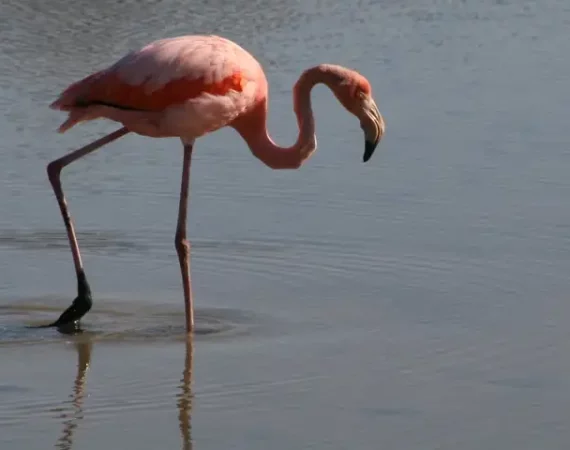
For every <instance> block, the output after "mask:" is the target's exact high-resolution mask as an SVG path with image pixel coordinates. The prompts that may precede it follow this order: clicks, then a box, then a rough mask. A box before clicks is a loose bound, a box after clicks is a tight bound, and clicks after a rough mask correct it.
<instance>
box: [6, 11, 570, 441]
mask: <svg viewBox="0 0 570 450" xmlns="http://www.w3.org/2000/svg"><path fill="white" fill-rule="evenodd" d="M0 17H1V18H2V19H0V20H1V21H2V24H3V25H2V26H0V49H1V50H2V51H0V68H1V70H0V107H2V109H3V111H4V114H3V116H2V118H0V133H1V135H2V136H3V140H2V145H3V150H2V151H0V167H1V168H2V171H1V176H0V183H1V185H0V211H1V214H0V449H2V450H4V449H10V450H11V449H16V450H18V449H26V450H32V449H44V448H54V447H55V448H60V449H66V448H68V449H70V448H72V449H100V448H103V447H106V446H112V447H114V448H138V449H146V448H149V449H150V448H184V449H188V448H195V449H196V448H197V449H200V450H207V449H246V448H247V449H252V448H273V449H276V450H280V449H283V450H284V449H292V448H311V449H319V450H321V449H327V450H328V449H346V448H354V449H357V448H358V449H360V448H362V449H369V448H387V449H399V450H404V449H422V450H425V449H457V448H461V449H464V450H469V449H482V448H501V449H517V450H521V449H533V450H535V449H562V448H567V446H568V444H569V443H570V432H569V431H568V427H567V426H566V414H565V413H566V410H567V404H568V401H569V400H570V398H569V397H570V395H569V392H570V389H569V388H570V385H569V382H568V379H567V377H566V373H567V372H568V370H569V369H570V362H569V359H568V357H567V355H568V351H569V350H570V347H569V344H568V342H570V339H569V338H570V331H569V328H568V325H567V323H568V317H569V315H570V304H569V302H568V292H569V290H570V289H569V288H570V281H569V278H568V273H569V269H570V262H569V261H570V252H569V251H570V238H569V230H570V226H569V224H570V209H568V208H567V199H568V198H570V196H569V193H570V181H569V178H568V173H570V151H569V147H568V133H567V123H568V117H567V110H568V105H569V104H570V91H569V90H568V89H567V84H568V82H567V78H568V77H567V75H568V73H569V70H570V63H569V62H568V58H567V57H566V55H568V54H570V41H569V40H568V39H567V34H568V33H567V30H568V26H569V25H570V7H569V6H568V4H567V2H565V1H561V0H545V1H543V2H535V1H523V2H520V1H518V2H515V1H508V0H506V1H498V0H495V1H488V0H483V1H479V2H460V1H439V0H419V1H411V0H406V1H403V2H390V1H380V2H379V1H374V0H360V1H357V2H352V3H350V2H349V3H347V2H342V1H340V0H315V1H306V2H292V1H277V0H265V1H253V2H245V1H238V2H221V1H214V2H211V1H210V2H201V3H198V2H192V4H190V3H183V2H180V1H175V0H163V1H147V0H144V1H139V2H134V1H132V0H126V1H123V2H115V1H108V0H102V1H98V2H88V1H85V0H79V1H76V2H72V3H69V2H63V1H60V0H53V1H50V2H38V1H32V0H23V1H15V0H4V1H3V2H2V3H1V5H0ZM185 33H218V34H223V35H225V36H227V37H229V38H231V39H234V40H236V41H237V42H239V43H240V44H242V45H244V46H245V47H247V48H248V49H250V50H251V51H252V53H253V54H254V55H256V56H257V57H258V58H259V60H260V61H261V62H262V64H263V66H264V67H265V69H266V71H267V75H268V79H269V82H270V84H271V90H270V95H271V98H270V109H271V111H270V117H269V122H270V123H269V126H270V129H271V132H272V134H273V135H274V138H275V139H276V140H277V141H278V142H280V143H282V144H287V145H288V144H290V143H292V142H293V141H294V139H295V138H294V133H295V132H296V129H295V120H294V116H293V114H292V108H291V86H292V85H293V83H294V82H295V81H296V78H297V77H298V75H299V74H300V73H301V71H302V70H303V69H305V68H306V67H308V66H310V65H314V64H316V63H319V62H335V63H339V64H343V65H347V66H351V67H354V68H356V69H358V70H360V71H361V72H362V73H363V74H364V75H365V76H367V77H368V78H369V79H370V81H371V83H372V85H373V88H374V92H375V96H376V98H377V100H378V103H379V106H380V110H381V111H382V112H383V114H384V116H385V119H386V122H387V134H386V136H385V138H384V140H383V141H382V144H381V146H380V147H379V149H378V150H377V153H376V154H375V155H374V157H373V158H372V160H371V162H370V163H368V164H366V165H364V164H362V163H361V155H362V151H363V142H362V135H361V131H360V129H359V126H358V122H357V121H355V120H354V119H351V120H347V119H348V116H347V114H346V113H345V112H344V111H343V110H342V109H341V108H339V107H338V106H337V105H336V101H335V100H334V98H333V96H331V95H330V94H329V92H327V90H326V89H325V88H317V89H315V91H314V96H313V98H314V104H315V115H316V118H317V134H318V143H319V150H318V152H317V154H316V155H315V156H313V157H312V158H311V160H310V161H309V162H308V164H307V165H306V166H305V167H303V168H302V169H301V170H299V171H289V172H274V171H271V170H269V169H266V168H264V167H262V166H261V164H260V163H259V162H258V161H257V160H255V158H253V157H252V156H251V154H250V153H249V151H248V150H247V148H246V147H245V145H244V144H243V143H242V142H241V141H240V140H239V139H236V134H235V132H233V131H232V130H223V131H220V132H218V133H216V134H215V135H212V136H208V137H207V138H204V139H203V140H201V141H200V142H198V144H197V146H196V152H195V163H194V164H193V171H192V198H191V206H190V216H189V222H190V223H189V233H190V237H191V240H192V245H193V247H192V249H193V258H192V276H193V283H194V293H195V301H196V306H197V327H198V332H197V333H196V336H195V338H194V339H193V341H192V342H187V341H186V339H185V338H184V333H183V316H184V314H183V302H182V292H181V285H180V278H179V277H180V275H179V270H178V263H177V260H176V255H175V251H174V247H173V238H174V229H175V220H176V208H177V205H178V199H177V194H178V190H179V182H180V164H181V157H182V154H181V153H182V152H181V149H180V145H179V142H177V141H176V140H159V141H157V140H149V139H144V138H141V137H136V136H128V137H125V138H123V139H121V140H120V141H118V142H116V143H114V144H112V145H110V146H109V147H108V148H105V149H104V150H101V151H100V152H98V153H95V154H93V155H91V156H89V157H88V158H86V159H85V160H84V161H80V162H77V163H76V164H74V165H73V166H71V167H70V168H68V169H66V170H65V172H64V176H63V184H64V189H65V190H66V193H67V197H68V201H69V206H70V209H71V214H72V216H73V218H74V220H75V224H76V229H77V230H78V234H79V241H80V246H81V248H82V252H83V259H84V262H85V265H86V269H87V274H88V277H89V279H90V281H91V285H92V288H93V290H94V294H95V306H94V309H93V311H92V312H91V313H90V314H89V315H88V316H87V317H86V318H85V320H84V322H83V328H84V329H83V333H81V334H79V335H76V336H69V335H65V334H60V333H58V332H57V331H55V330H52V329H35V328H30V326H35V325H38V324H42V323H46V322H48V321H50V320H53V319H54V318H56V317H57V316H58V315H59V313H60V312H61V310H62V309H63V308H65V307H66V306H67V305H68V304H69V302H70V301H71V300H72V298H73V297H74V294H75V280H74V278H73V269H72V267H73V266H72V260H71V255H70V252H69V249H68V245H67V241H66V238H65V234H64V228H63V224H62V222H61V218H60V216H59V211H58V209H57V205H56V203H55V200H54V198H53V194H52V192H51V189H50V187H49V183H48V182H47V177H46V174H45V165H46V164H47V163H48V162H49V161H50V160H51V159H54V158H56V157H58V156H60V155H61V154H63V152H65V151H67V150H70V149H72V148H74V147H78V146H79V145H81V144H83V143H85V142H87V141H89V140H92V139H95V138H96V137H99V136H101V135H103V134H104V133H107V132H110V131H112V130H113V129H115V128H116V126H115V125H113V124H110V123H107V122H98V123H90V124H85V125H82V126H80V127H77V128H74V129H73V130H72V131H70V132H69V133H67V134H64V135H58V134H56V133H55V129H56V128H57V126H58V125H59V123H61V121H62V120H63V115H62V114H58V113H57V112H54V111H51V110H49V109H48V108H47V105H48V104H49V103H50V102H51V101H52V100H53V98H54V97H55V96H56V95H57V94H58V93H59V91H60V90H61V89H63V88H64V87H65V86H67V85H68V84H69V83H70V82H72V81H74V80H76V79H78V78H79V77H82V76H84V75H86V74H87V73H89V72H91V71H93V70H96V69H98V68H100V67H103V66H104V65H107V64H109V63H111V62H113V61H114V60H115V59H116V58H118V57H120V56H121V55H123V54H124V53H125V52H126V51H127V50H129V49H131V48H134V47H138V46H140V45H142V44H144V43H146V42H148V41H150V40H152V39H157V38H161V37H165V36H172V35H178V34H185Z"/></svg>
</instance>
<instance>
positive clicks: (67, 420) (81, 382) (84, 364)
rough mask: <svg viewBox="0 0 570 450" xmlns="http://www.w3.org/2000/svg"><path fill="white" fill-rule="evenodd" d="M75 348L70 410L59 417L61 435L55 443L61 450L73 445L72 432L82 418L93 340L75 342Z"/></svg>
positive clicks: (67, 449)
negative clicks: (75, 368)
mask: <svg viewBox="0 0 570 450" xmlns="http://www.w3.org/2000/svg"><path fill="white" fill-rule="evenodd" d="M74 345H75V349H76V350H77V375H76V376H75V382H74V383H73V393H72V394H71V398H72V400H71V405H72V408H71V411H70V412H68V413H63V414H62V415H61V417H62V418H63V419H64V421H63V430H62V432H61V437H60V438H59V440H58V441H57V444H56V445H55V447H56V448H59V449H61V450H69V449H71V448H72V445H73V433H74V432H75V429H76V428H77V425H78V422H79V421H80V420H82V419H83V398H84V396H85V381H86V379H87V369H89V366H90V364H91V350H92V348H93V342H92V341H91V340H90V339H87V340H85V341H82V342H75V344H74Z"/></svg>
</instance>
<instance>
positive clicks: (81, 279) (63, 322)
mask: <svg viewBox="0 0 570 450" xmlns="http://www.w3.org/2000/svg"><path fill="white" fill-rule="evenodd" d="M92 306H93V299H92V297H91V288H90V287H89V283H88V282H87V277H86V276H85V272H84V271H83V270H81V271H79V272H78V273H77V297H76V298H75V300H73V302H72V303H71V306H69V308H67V309H66V310H65V311H64V312H63V313H62V314H61V316H59V319H57V320H56V321H55V322H53V323H51V324H50V325H48V326H49V327H57V328H66V329H69V328H70V327H71V328H73V329H74V330H76V331H79V319H81V318H82V317H83V316H84V315H85V314H87V313H88V312H89V310H90V309H91V307H92Z"/></svg>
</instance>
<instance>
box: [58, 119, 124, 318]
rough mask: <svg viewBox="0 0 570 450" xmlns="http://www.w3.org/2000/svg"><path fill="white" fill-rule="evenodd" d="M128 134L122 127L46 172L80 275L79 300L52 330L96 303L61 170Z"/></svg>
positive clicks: (77, 316)
mask: <svg viewBox="0 0 570 450" xmlns="http://www.w3.org/2000/svg"><path fill="white" fill-rule="evenodd" d="M128 132H129V130H128V129H126V128H120V129H119V130H117V131H114V132H113V133H110V134H108V135H106V136H104V137H102V138H101V139H98V140H96V141H94V142H92V143H90V144H88V145H86V146H85V147H82V148H80V149H78V150H75V151H73V152H71V153H68V154H67V155H64V156H62V157H61V158H59V159H56V160H55V161H52V162H51V163H49V164H48V166H47V173H48V177H49V181H50V183H51V185H52V188H53V191H54V193H55V197H56V199H57V203H58V204H59V209H60V210H61V215H62V217H63V222H64V224H65V229H66V230H67V238H68V239H69V245H70V247H71V253H72V255H73V264H74V266H75V273H76V274H77V297H76V298H75V300H73V303H72V304H71V306H70V307H69V308H67V309H66V310H65V311H64V312H63V313H62V314H61V316H60V317H59V319H57V320H56V321H55V322H53V323H52V324H50V325H48V326H50V327H61V326H65V325H69V324H76V323H77V321H78V320H79V319H81V317H83V316H84V315H85V314H87V312H89V310H90V309H91V306H92V305H93V300H92V298H91V289H90V287H89V283H88V282H87V277H86V275H85V270H84V269H83V263H82V261H81V254H80V252H79V245H78V244H77V237H76V236H75V230H74V229H73V222H72V220H71V216H70V215H69V211H68V209H67V202H66V200H65V196H64V194H63V189H62V188H61V180H60V176H61V170H62V169H63V168H64V167H65V166H67V165H69V164H71V163H72V162H73V161H76V160H78V159H79V158H82V157H83V156H86V155H88V154H89V153H92V152H94V151H95V150H97V149H99V148H101V147H103V146H104V145H106V144H109V143H110V142H113V141H115V140H116V139H119V138H120V137H122V136H124V135H125V134H127V133H128Z"/></svg>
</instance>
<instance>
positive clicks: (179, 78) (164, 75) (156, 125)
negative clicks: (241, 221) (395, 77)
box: [48, 35, 384, 331]
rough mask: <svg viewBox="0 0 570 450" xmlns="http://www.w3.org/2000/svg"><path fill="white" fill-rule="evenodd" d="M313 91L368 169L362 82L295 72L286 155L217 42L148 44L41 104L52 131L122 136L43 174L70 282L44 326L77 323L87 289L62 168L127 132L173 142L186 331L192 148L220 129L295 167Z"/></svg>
mask: <svg viewBox="0 0 570 450" xmlns="http://www.w3.org/2000/svg"><path fill="white" fill-rule="evenodd" d="M318 83H323V84H325V85H326V86H327V87H329V88H330V89H331V91H332V92H333V94H334V95H335V97H336V98H337V99H338V100H339V102H340V103H341V105H342V106H343V107H344V108H345V109H346V110H347V111H349V112H350V113H351V114H352V115H353V116H355V117H356V118H357V119H358V120H359V121H360V126H361V128H362V130H363V131H364V136H365V152H364V161H368V160H369V159H370V157H371V156H372V153H373V152H374V149H375V148H376V146H377V144H378V142H379V141H380V139H381V137H382V135H383V134H384V120H383V118H382V115H381V114H380V112H379V110H378V107H377V106H376V103H375V102H374V100H373V98H372V88H371V86H370V83H369V82H368V80H367V79H366V78H365V77H364V76H362V75H361V74H359V73H358V72H356V71H354V70H351V69H348V68H345V67H342V66H338V65H332V64H320V65H317V66H314V67H312V68H309V69H307V70H305V71H304V72H303V73H302V74H301V76H300V77H299V80H298V81H297V83H296V84H295V86H294V89H293V107H294V110H295V114H296V116H297V122H298V125H299V134H298V136H297V139H296V141H295V143H294V145H292V146H291V147H279V146H278V145H277V144H275V143H274V142H273V140H272V139H271V137H270V136H269V133H268V131H267V126H266V118H267V106H268V98H267V95H268V86H267V80H266V77H265V74H264V72H263V69H262V67H261V65H260V64H259V62H258V61H257V60H256V59H255V58H254V57H253V56H252V55H251V54H250V53H249V52H248V51H246V50H245V49H243V48H242V47H240V46H239V45H238V44H236V43H234V42H232V41H230V40H228V39H225V38H222V37H219V36H200V35H193V36H180V37H174V38H168V39H162V40H159V41H155V42H152V43H150V44H148V45H146V46H145V47H143V48H141V49H140V50H136V51H133V52H130V53H128V54H127V55H125V56H124V57H123V58H121V59H120V60H119V61H117V62H116V63H115V64H113V65H111V66H110V67H108V68H106V69H104V70H101V71H98V72H96V73H94V74H92V75H89V76H87V77H86V78H84V79H82V80H80V81H78V82H76V83H73V84H72V85H70V86H69V87H68V88H67V89H65V90H64V91H63V92H62V93H61V94H60V96H59V97H58V98H57V99H56V100H55V101H54V102H53V103H52V104H51V107H52V108H53V109H56V110H61V111H65V112H67V113H68V118H67V120H66V121H65V122H64V123H63V124H62V125H61V126H60V127H59V131H60V132H65V131H67V130H69V129H70V128H71V127H73V126H74V125H76V124H78V123H80V122H84V121H89V120H94V119H99V118H104V119H109V120H112V121H115V122H118V123H121V124H122V126H123V127H122V128H121V129H119V130H117V131H115V132H114V133H111V134H109V135H107V136H105V137H103V138H101V139H99V140H98V141H96V142H94V143H91V144H89V145H87V146H85V147H82V148H80V149H79V150H76V151H74V152H71V153H69V154H67V155H65V156H63V157H61V158H59V159H57V160H55V161H52V162H51V163H50V164H49V165H48V175H49V179H50V182H51V184H52V187H53V189H54V192H55V195H56V198H57V201H58V204H59V206H60V209H61V213H62V217H63V219H64V224H65V226H66V230H67V234H68V238H69V242H70V246H71V251H72V254H73V261H74V265H75V270H76V273H77V280H78V297H77V298H76V299H75V300H74V302H73V304H72V305H71V306H70V307H69V308H68V309H67V310H66V311H65V312H64V313H63V314H62V315H61V316H60V318H59V319H58V320H57V321H56V322H54V323H53V324H52V325H53V326H61V325H65V324H69V323H77V321H78V320H79V319H80V318H81V317H82V316H83V315H84V314H86V313H87V312H88V311H89V309H90V308H91V304H92V300H91V290H90V288H89V285H88V283H87V278H86V275H85V270H84V268H83V263H82V261H81V255H80V252H79V246H78V244H77V239H76V236H75V231H74V229H73V224H72V221H71V218H70V215H69V212H68V209H67V204H66V201H65V197H64V195H63V190H62V188H61V181H60V172H61V170H62V169H63V167H65V166H67V165H68V164H70V163H71V162H73V161H75V160H77V159H79V158H81V157H83V156H85V155H87V154H89V153H91V152H93V151H95V150H97V149H98V148H100V147H102V146H103V145H105V144H108V143H110V142H112V141H114V140H116V139H118V138H120V137H121V136H124V135H125V134H127V133H129V132H134V133H137V134H140V135H144V136H149V137H157V138H158V137H179V138H180V139H181V141H182V142H183V144H184V159H183V163H182V183H181V189H180V205H179V213H178V223H177V228H176V239H175V241H176V249H177V253H178V257H179V262H180V268H181V273H182V286H183V289H184V302H185V311H186V327H187V330H188V331H191V330H192V329H193V326H194V313H193V303H192V291H191V282H190V273H189V258H190V245H189V243H188V240H187V239H186V217H187V202H188V195H189V176H190V162H191V155H192V149H193V145H194V141H195V139H196V138H198V137H200V136H203V135H204V134H206V133H210V132H213V131H215V130H217V129H219V128H222V127H225V126H230V127H232V128H234V129H235V130H236V131H237V132H238V133H239V134H240V135H241V136H242V137H243V139H244V140H245V141H246V143H247V145H248V147H249V148H250V150H251V152H252V153H253V154H254V155H255V156H256V157H257V158H258V159H259V160H261V161H262V162H263V163H264V164H266V165H267V166H269V167H271V168H273V169H295V168H299V167H300V166H301V165H302V164H303V163H304V162H305V161H306V160H307V159H308V158H309V157H310V156H311V155H312V154H313V153H314V151H315V150H316V147H317V141H316V137H315V121H314V117H313V111H312V108H311V98H310V93H311V89H312V88H313V87H314V86H315V85H316V84H318Z"/></svg>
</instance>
